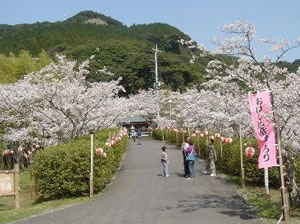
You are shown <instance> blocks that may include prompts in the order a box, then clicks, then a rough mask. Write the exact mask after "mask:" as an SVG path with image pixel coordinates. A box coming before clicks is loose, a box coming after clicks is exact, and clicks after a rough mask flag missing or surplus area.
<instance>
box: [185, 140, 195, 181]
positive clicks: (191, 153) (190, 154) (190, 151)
mask: <svg viewBox="0 0 300 224" xmlns="http://www.w3.org/2000/svg"><path fill="white" fill-rule="evenodd" d="M188 144H189V146H188V147H187V148H186V149H185V157H186V161H187V165H188V179H193V178H194V177H195V168H194V165H195V160H196V152H195V146H194V143H193V141H192V140H191V139H189V142H188Z"/></svg>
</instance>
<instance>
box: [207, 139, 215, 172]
mask: <svg viewBox="0 0 300 224" xmlns="http://www.w3.org/2000/svg"><path fill="white" fill-rule="evenodd" d="M207 152H208V164H207V165H208V170H207V171H206V172H205V174H210V176H212V177H214V176H216V175H217V173H216V165H215V161H217V153H216V150H215V147H214V140H213V139H210V140H209V145H208V148H207Z"/></svg>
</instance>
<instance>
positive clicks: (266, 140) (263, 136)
mask: <svg viewBox="0 0 300 224" xmlns="http://www.w3.org/2000/svg"><path fill="white" fill-rule="evenodd" d="M249 101H250V110H251V115H252V120H253V124H254V128H255V133H256V138H257V141H258V145H259V158H258V167H259V168H260V169H261V168H268V167H273V166H278V164H277V157H276V147H275V132H274V129H273V127H272V124H271V122H270V121H268V119H267V116H268V115H269V114H270V113H271V108H272V104H271V100H270V93H269V91H263V92H256V93H249Z"/></svg>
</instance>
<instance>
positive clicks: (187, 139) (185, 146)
mask: <svg viewBox="0 0 300 224" xmlns="http://www.w3.org/2000/svg"><path fill="white" fill-rule="evenodd" d="M189 140H190V137H189V136H185V138H184V142H183V143H182V145H181V151H182V155H183V166H184V177H189V168H188V162H187V160H186V156H185V150H186V149H187V147H189V143H188V142H189Z"/></svg>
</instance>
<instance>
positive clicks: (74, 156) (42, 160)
mask: <svg viewBox="0 0 300 224" xmlns="http://www.w3.org/2000/svg"><path fill="white" fill-rule="evenodd" d="M109 131H110V132H113V131H115V132H116V131H117V130H106V131H101V132H100V133H97V134H95V137H94V139H95V146H96V147H102V148H104V149H105V152H106V153H107V157H106V158H101V157H99V156H97V155H96V154H95V152H94V192H95V193H97V192H99V191H101V190H103V189H104V188H105V186H106V184H107V183H109V182H110V181H111V179H112V177H113V175H114V174H115V172H116V171H117V169H118V167H119V164H120V161H121V158H122V155H123V153H124V152H125V150H126V148H127V143H128V139H127V137H126V136H124V137H123V138H122V140H121V141H120V142H119V143H118V144H117V145H115V146H114V147H112V148H105V147H104V144H105V142H106V140H107V139H108V134H109ZM33 170H34V177H35V180H36V191H37V193H38V195H39V197H40V199H42V200H49V199H59V198H63V197H73V196H84V195H88V194H89V172H90V138H89V137H82V138H79V139H77V140H75V141H71V142H68V143H65V144H61V145H58V146H52V147H49V148H47V149H45V150H42V151H39V152H38V153H36V155H35V156H34V162H33Z"/></svg>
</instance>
